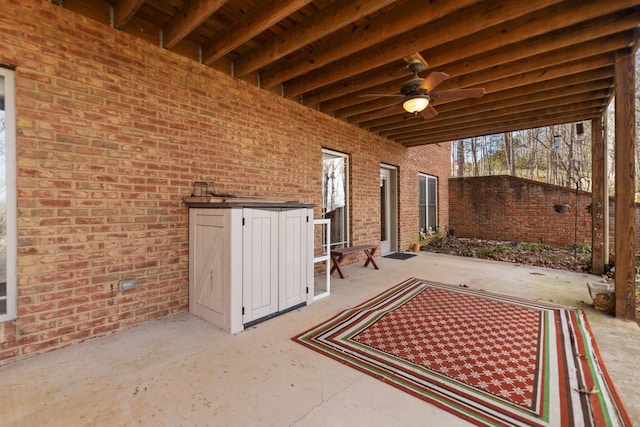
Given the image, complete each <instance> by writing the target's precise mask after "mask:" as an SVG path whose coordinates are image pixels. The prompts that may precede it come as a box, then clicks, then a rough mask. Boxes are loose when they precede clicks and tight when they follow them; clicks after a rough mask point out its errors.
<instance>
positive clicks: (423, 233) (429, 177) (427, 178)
mask: <svg viewBox="0 0 640 427" xmlns="http://www.w3.org/2000/svg"><path fill="white" fill-rule="evenodd" d="M421 178H424V179H425V186H424V188H425V194H424V200H425V210H424V211H425V216H426V217H425V218H424V223H425V224H429V181H430V180H433V181H435V184H436V185H435V189H436V190H435V192H436V194H435V195H434V197H435V202H436V203H435V218H434V221H433V228H432V229H431V230H422V229H421V227H420V220H421V219H422V218H420V216H421V215H420V198H421V194H420V191H421V190H420V179H421ZM418 228H419V229H420V235H421V237H422V238H425V237H426V236H427V235H429V234H432V233H433V232H437V231H438V230H437V228H438V178H437V177H435V176H433V175H427V174H424V173H419V174H418Z"/></svg>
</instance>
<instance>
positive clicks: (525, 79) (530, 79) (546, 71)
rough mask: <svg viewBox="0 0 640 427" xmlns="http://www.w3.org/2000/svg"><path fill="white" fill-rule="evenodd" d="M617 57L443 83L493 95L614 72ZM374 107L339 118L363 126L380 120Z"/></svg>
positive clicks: (338, 113) (353, 110) (486, 73)
mask: <svg viewBox="0 0 640 427" xmlns="http://www.w3.org/2000/svg"><path fill="white" fill-rule="evenodd" d="M613 58H614V53H613V52H612V53H609V54H607V53H605V54H602V55H596V56H593V57H590V58H581V59H578V60H574V61H571V62H568V63H566V64H559V65H555V66H552V67H548V68H547V67H543V68H541V69H536V70H531V71H528V72H524V73H520V74H514V73H513V72H512V70H510V69H506V68H503V70H505V72H504V74H506V75H507V77H504V78H500V77H501V76H500V74H496V73H495V72H492V71H495V70H487V71H483V72H479V73H475V74H471V75H469V76H461V77H459V78H457V79H452V80H453V83H451V84H447V85H445V84H444V83H443V84H442V86H445V87H444V88H443V90H444V89H445V88H448V89H453V88H458V87H474V86H480V85H482V86H484V88H485V90H486V91H487V94H490V93H493V92H500V91H503V90H507V89H512V88H516V87H521V86H526V85H529V84H533V83H537V82H542V81H545V80H551V79H554V78H559V77H563V76H568V75H570V74H576V73H582V72H585V71H588V70H594V69H598V68H604V69H610V67H611V66H612V63H613V62H612V61H613ZM517 62H520V61H517ZM531 62H535V61H531ZM510 68H513V70H515V71H518V70H521V69H526V67H522V68H520V69H519V68H517V66H516V65H515V64H512V65H510ZM491 78H497V79H498V80H494V81H487V79H491ZM438 89H440V87H438ZM384 102H385V101H384V100H380V101H379V103H380V104H376V106H380V105H381V104H382V103H384ZM387 102H389V105H390V104H391V103H392V101H387ZM370 105H372V104H369V105H364V104H359V105H358V106H356V107H352V108H350V109H349V110H348V111H336V112H335V117H337V118H343V119H346V120H347V121H348V122H349V123H361V122H364V121H370V120H372V118H375V117H376V114H378V112H377V111H373V112H372V111H370V110H369V109H368V107H369V106H370ZM358 107H359V108H360V111H358ZM382 108H384V107H382Z"/></svg>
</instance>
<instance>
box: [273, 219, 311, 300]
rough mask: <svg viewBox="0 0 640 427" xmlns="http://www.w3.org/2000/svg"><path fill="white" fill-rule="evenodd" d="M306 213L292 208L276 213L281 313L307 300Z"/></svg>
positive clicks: (307, 254) (307, 255) (307, 225)
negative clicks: (278, 220)
mask: <svg viewBox="0 0 640 427" xmlns="http://www.w3.org/2000/svg"><path fill="white" fill-rule="evenodd" d="M308 227H309V223H308V222H307V210H306V209H295V210H287V211H283V212H281V214H280V234H279V238H280V243H279V249H280V260H279V276H280V280H279V306H280V307H279V308H280V310H285V309H287V308H289V307H293V306H295V305H298V304H300V303H302V302H305V301H306V299H307V294H306V287H307V273H308V271H307V269H308V268H309V266H308V265H307V264H308V261H309V259H310V258H309V253H308V247H307V246H308V245H307V238H308Z"/></svg>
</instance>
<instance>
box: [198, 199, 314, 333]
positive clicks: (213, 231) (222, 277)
mask: <svg viewBox="0 0 640 427" xmlns="http://www.w3.org/2000/svg"><path fill="white" fill-rule="evenodd" d="M281 205H282V204H277V205H275V206H273V205H265V206H257V207H256V206H251V207H246V206H233V207H222V208H217V207H216V208H211V207H191V208H190V209H189V311H190V312H191V313H193V314H195V315H196V316H199V317H201V318H203V319H205V320H207V321H208V322H210V323H213V324H214V325H216V326H219V327H220V328H222V329H224V330H226V331H228V332H231V333H235V332H238V331H241V330H243V329H244V328H245V327H247V326H250V325H252V324H254V323H257V322H259V321H262V320H264V319H267V318H269V317H272V316H275V315H277V314H281V313H283V312H286V311H287V310H291V309H293V308H297V307H299V306H301V305H304V304H310V303H311V302H313V208H312V206H310V205H296V206H292V205H291V203H288V204H286V206H281Z"/></svg>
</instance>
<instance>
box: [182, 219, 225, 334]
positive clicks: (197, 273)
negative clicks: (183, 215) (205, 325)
mask: <svg viewBox="0 0 640 427" xmlns="http://www.w3.org/2000/svg"><path fill="white" fill-rule="evenodd" d="M189 217H190V218H189V227H190V228H191V230H190V242H189V246H190V248H189V258H190V260H189V264H190V265H189V269H190V272H189V288H190V289H189V311H190V312H191V313H193V314H195V315H196V316H199V317H201V318H203V319H205V320H207V321H208V322H211V323H213V324H214V325H217V326H219V327H221V328H224V329H228V324H227V323H228V322H227V321H226V319H227V318H228V315H229V308H230V307H229V295H227V290H228V282H229V267H228V266H229V259H228V256H229V250H228V243H229V240H228V239H229V235H228V233H229V232H228V230H227V227H225V217H224V216H223V212H222V210H218V209H215V210H214V209H190V210H189Z"/></svg>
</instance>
